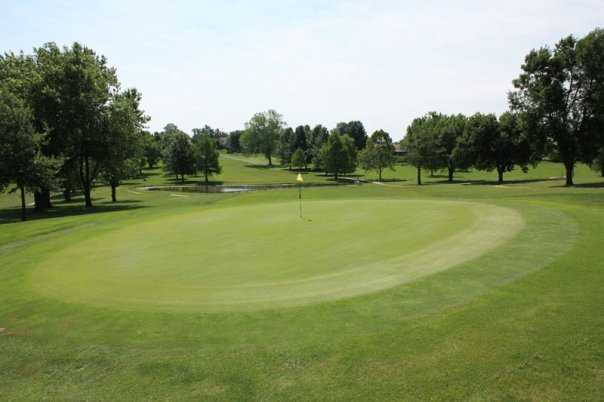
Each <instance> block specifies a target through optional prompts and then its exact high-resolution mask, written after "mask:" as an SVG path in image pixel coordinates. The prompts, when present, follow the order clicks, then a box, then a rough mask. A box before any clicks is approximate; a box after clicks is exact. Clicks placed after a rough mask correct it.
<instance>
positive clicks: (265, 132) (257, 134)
mask: <svg viewBox="0 0 604 402" xmlns="http://www.w3.org/2000/svg"><path fill="white" fill-rule="evenodd" d="M284 126H285V122H284V121H283V118H282V116H281V115H280V114H279V113H277V112H276V111H275V110H269V111H267V112H264V113H257V114H255V115H254V116H253V117H252V118H251V119H250V121H249V122H247V123H246V125H245V132H244V133H243V134H242V135H241V138H240V144H241V147H242V149H243V151H244V152H247V153H261V154H263V155H264V156H265V157H266V159H267V160H268V165H269V166H273V160H272V157H273V156H274V155H275V153H276V151H277V149H278V147H279V138H280V136H281V132H282V130H283V128H284Z"/></svg>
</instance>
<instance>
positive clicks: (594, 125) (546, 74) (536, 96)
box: [509, 29, 604, 186]
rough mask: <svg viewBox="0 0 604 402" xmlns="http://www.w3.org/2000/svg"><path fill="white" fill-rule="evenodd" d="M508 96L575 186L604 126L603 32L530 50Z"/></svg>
mask: <svg viewBox="0 0 604 402" xmlns="http://www.w3.org/2000/svg"><path fill="white" fill-rule="evenodd" d="M514 87H515V88H516V90H515V91H514V92H512V93H510V95H509V99H510V105H511V107H512V109H513V110H515V111H518V112H521V113H523V115H524V116H525V118H526V120H527V126H528V127H529V128H530V129H531V130H532V131H533V132H534V133H535V134H537V135H538V138H539V139H540V141H541V142H548V143H550V144H551V145H553V146H554V147H555V150H556V151H557V153H558V155H559V157H560V159H561V161H562V162H563V163H564V167H565V170H566V184H567V185H568V186H571V185H573V172H574V167H575V164H576V163H577V162H579V161H582V162H585V163H591V162H592V161H593V160H594V159H595V158H596V157H597V152H598V150H599V145H601V144H602V132H603V130H602V128H603V127H604V30H602V29H596V30H594V31H592V32H591V33H590V34H589V35H587V36H586V37H585V38H583V39H581V40H577V39H576V38H574V37H573V36H568V37H566V38H563V39H562V40H560V41H559V42H558V43H557V44H556V46H555V48H554V49H553V50H551V49H549V48H546V47H543V48H540V49H537V50H532V51H531V52H530V53H529V54H528V55H527V56H526V58H525V61H524V64H523V65H522V73H521V74H520V76H519V77H518V78H517V79H515V80H514Z"/></svg>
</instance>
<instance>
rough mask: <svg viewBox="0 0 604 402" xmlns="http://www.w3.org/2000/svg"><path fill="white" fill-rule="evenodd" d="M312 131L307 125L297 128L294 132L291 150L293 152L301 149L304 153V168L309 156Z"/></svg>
mask: <svg viewBox="0 0 604 402" xmlns="http://www.w3.org/2000/svg"><path fill="white" fill-rule="evenodd" d="M311 136H312V130H311V129H310V126H309V125H305V126H298V127H296V130H295V132H294V138H293V143H292V146H291V148H292V149H293V150H297V149H301V150H302V152H303V153H304V168H306V167H307V165H308V162H309V160H308V159H309V156H310V151H309V148H310V142H311Z"/></svg>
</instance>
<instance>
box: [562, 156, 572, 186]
mask: <svg viewBox="0 0 604 402" xmlns="http://www.w3.org/2000/svg"><path fill="white" fill-rule="evenodd" d="M564 169H565V170H566V185H567V186H572V185H574V184H575V183H574V182H573V175H574V170H575V163H574V161H573V162H570V161H566V162H564Z"/></svg>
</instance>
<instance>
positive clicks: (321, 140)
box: [307, 124, 329, 169]
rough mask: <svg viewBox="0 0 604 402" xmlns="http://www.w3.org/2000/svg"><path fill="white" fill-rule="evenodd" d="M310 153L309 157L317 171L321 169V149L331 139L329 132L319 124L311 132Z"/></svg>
mask: <svg viewBox="0 0 604 402" xmlns="http://www.w3.org/2000/svg"><path fill="white" fill-rule="evenodd" d="M311 137H312V139H311V141H310V152H309V155H308V156H307V157H308V158H309V159H310V162H311V163H312V164H313V166H314V167H315V169H321V166H322V161H321V148H322V147H323V145H325V143H326V142H327V139H328V138H329V130H328V129H327V128H326V127H323V126H322V125H320V124H318V125H316V126H315V127H313V129H312V131H311Z"/></svg>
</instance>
